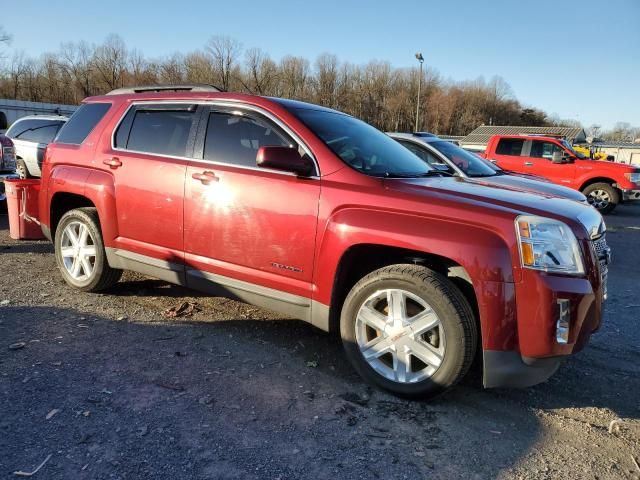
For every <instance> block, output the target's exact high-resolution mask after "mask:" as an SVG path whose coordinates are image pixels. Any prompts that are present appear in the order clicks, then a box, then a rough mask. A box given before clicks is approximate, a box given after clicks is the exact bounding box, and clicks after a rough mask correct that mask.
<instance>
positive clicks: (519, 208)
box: [385, 177, 603, 238]
mask: <svg viewBox="0 0 640 480" xmlns="http://www.w3.org/2000/svg"><path fill="white" fill-rule="evenodd" d="M385 184H386V185H387V187H388V188H390V189H393V190H396V191H399V192H401V193H404V194H407V195H412V196H417V197H422V198H424V200H425V202H426V203H427V204H431V203H432V201H430V197H433V196H438V197H440V198H441V199H443V200H445V201H446V202H447V203H449V204H456V203H457V204H460V208H463V209H464V205H463V204H464V203H473V204H475V205H479V206H482V207H484V208H487V209H490V210H494V211H496V212H497V211H498V210H500V211H502V212H505V211H510V212H511V213H512V214H513V216H514V218H515V217H516V216H517V215H523V214H528V215H539V216H543V217H550V218H556V219H558V220H560V221H563V222H565V223H567V224H568V225H569V226H571V227H573V228H574V232H575V233H576V236H578V238H589V237H590V236H591V234H592V232H593V231H594V230H595V231H600V230H601V229H602V228H603V226H602V225H603V222H602V216H601V215H600V214H599V213H598V211H597V210H596V209H594V208H593V207H591V206H589V205H588V204H584V203H579V202H576V201H573V200H568V199H567V198H561V197H559V196H557V195H552V194H549V193H544V192H542V191H540V190H539V189H538V190H531V191H523V190H517V189H515V188H514V187H511V186H505V185H499V184H497V183H494V184H487V183H485V182H483V183H479V182H477V181H475V180H472V179H465V178H459V177H432V178H406V179H386V180H385ZM580 226H581V227H582V230H577V229H578V228H579V227H580Z"/></svg>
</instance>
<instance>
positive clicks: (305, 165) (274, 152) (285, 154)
mask: <svg viewBox="0 0 640 480" xmlns="http://www.w3.org/2000/svg"><path fill="white" fill-rule="evenodd" d="M256 165H257V166H258V167H260V168H271V169H273V170H282V171H284V172H291V173H295V174H296V175H298V176H300V177H309V176H311V175H312V173H313V164H312V163H311V161H310V159H309V158H308V157H307V156H302V155H300V152H299V151H298V149H297V148H293V147H281V146H268V147H260V148H259V149H258V154H257V155H256Z"/></svg>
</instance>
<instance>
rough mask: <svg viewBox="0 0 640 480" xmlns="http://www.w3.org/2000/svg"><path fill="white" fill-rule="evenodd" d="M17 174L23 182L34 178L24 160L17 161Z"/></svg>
mask: <svg viewBox="0 0 640 480" xmlns="http://www.w3.org/2000/svg"><path fill="white" fill-rule="evenodd" d="M16 173H17V174H18V176H19V177H20V178H21V179H23V180H24V179H27V178H33V177H32V175H31V174H30V173H29V169H28V168H27V164H26V163H24V160H22V159H21V158H19V159H18V160H17V161H16Z"/></svg>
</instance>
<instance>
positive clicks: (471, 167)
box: [430, 140, 496, 177]
mask: <svg viewBox="0 0 640 480" xmlns="http://www.w3.org/2000/svg"><path fill="white" fill-rule="evenodd" d="M430 145H431V146H432V147H433V148H435V149H436V150H438V151H439V152H440V153H442V154H443V155H444V156H445V157H447V158H448V159H449V160H451V161H452V162H453V163H455V165H456V167H458V168H459V169H460V170H462V171H463V172H464V173H465V174H466V175H468V176H470V177H492V176H494V175H495V174H496V169H495V168H491V167H490V166H489V165H488V163H489V162H487V161H486V160H484V159H482V158H480V157H478V155H476V154H475V153H471V152H468V151H466V150H464V149H463V148H460V147H458V146H457V145H454V144H453V143H451V142H445V141H444V140H443V141H438V142H431V143H430Z"/></svg>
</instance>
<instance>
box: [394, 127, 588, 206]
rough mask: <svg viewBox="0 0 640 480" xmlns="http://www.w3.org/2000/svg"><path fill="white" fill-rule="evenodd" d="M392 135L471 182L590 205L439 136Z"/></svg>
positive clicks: (430, 161) (576, 194) (578, 195)
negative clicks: (508, 170) (504, 167)
mask: <svg viewBox="0 0 640 480" xmlns="http://www.w3.org/2000/svg"><path fill="white" fill-rule="evenodd" d="M388 135H389V136H390V137H391V138H393V139H394V140H396V141H397V142H399V143H400V144H401V145H403V146H404V147H406V148H408V149H409V150H411V152H413V153H414V154H415V155H417V156H418V157H420V158H421V159H422V160H424V161H425V162H427V163H428V164H429V165H431V166H432V167H434V168H436V169H438V170H441V171H444V172H448V173H450V174H452V175H456V176H458V177H460V178H464V179H466V180H468V181H473V182H477V183H484V184H490V185H493V186H501V187H504V188H511V189H515V190H524V191H529V192H538V193H543V194H545V195H554V196H557V197H561V198H567V199H569V200H575V201H576V202H582V203H587V198H586V197H585V196H584V195H583V194H582V193H580V192H577V191H575V190H573V189H571V188H568V187H563V186H561V185H556V184H554V183H551V182H549V181H547V180H545V179H544V178H541V177H535V176H533V175H524V174H516V173H512V172H506V171H505V170H503V169H501V168H500V167H498V166H496V165H494V164H493V163H491V162H489V161H488V160H485V159H484V158H482V156H480V155H479V154H477V153H475V152H469V151H467V150H464V149H462V148H460V147H458V146H457V145H454V144H453V143H451V142H449V141H446V140H443V139H441V138H439V137H437V136H435V135H432V136H429V137H425V136H421V135H415V134H413V133H396V132H390V133H388Z"/></svg>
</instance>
